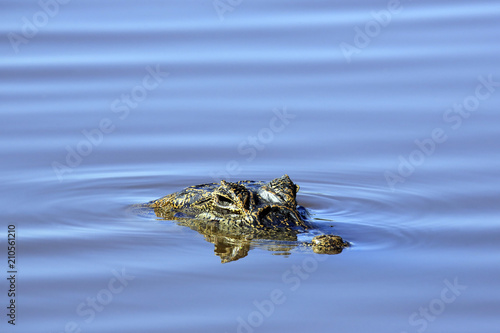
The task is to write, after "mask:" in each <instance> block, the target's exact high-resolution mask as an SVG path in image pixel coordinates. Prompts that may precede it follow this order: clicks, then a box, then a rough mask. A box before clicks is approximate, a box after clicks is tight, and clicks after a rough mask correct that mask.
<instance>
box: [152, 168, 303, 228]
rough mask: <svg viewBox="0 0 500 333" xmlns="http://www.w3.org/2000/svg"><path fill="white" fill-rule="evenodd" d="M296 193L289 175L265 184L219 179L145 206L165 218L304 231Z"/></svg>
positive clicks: (296, 188) (295, 186)
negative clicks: (217, 181) (219, 180)
mask: <svg viewBox="0 0 500 333" xmlns="http://www.w3.org/2000/svg"><path fill="white" fill-rule="evenodd" d="M298 190H299V186H298V185H296V184H294V183H293V182H292V180H291V179H290V177H288V175H284V176H282V177H280V178H276V179H274V180H272V181H270V182H268V183H265V182H254V181H239V182H235V183H233V182H228V181H224V180H222V181H221V182H220V183H210V184H202V185H195V186H191V187H188V188H186V189H184V190H182V191H179V192H176V193H172V194H170V195H167V196H165V197H163V198H160V199H157V200H153V201H151V202H149V203H147V205H148V206H149V207H152V208H154V209H155V213H156V215H158V216H161V217H163V218H166V219H176V220H177V219H195V220H210V221H215V222H217V224H218V225H223V224H230V225H231V226H232V227H239V228H242V229H248V228H257V229H275V228H286V229H297V228H299V229H305V228H306V227H307V225H306V223H305V222H304V220H303V218H302V216H301V214H300V212H299V211H298V210H297V201H296V195H297V192H298ZM242 231H243V230H242Z"/></svg>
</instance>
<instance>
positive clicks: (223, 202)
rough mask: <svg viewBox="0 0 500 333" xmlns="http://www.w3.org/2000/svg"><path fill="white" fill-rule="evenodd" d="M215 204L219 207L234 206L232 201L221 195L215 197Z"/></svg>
mask: <svg viewBox="0 0 500 333" xmlns="http://www.w3.org/2000/svg"><path fill="white" fill-rule="evenodd" d="M217 203H218V204H219V205H221V206H234V203H233V200H231V199H229V198H228V197H225V196H222V195H218V196H217Z"/></svg>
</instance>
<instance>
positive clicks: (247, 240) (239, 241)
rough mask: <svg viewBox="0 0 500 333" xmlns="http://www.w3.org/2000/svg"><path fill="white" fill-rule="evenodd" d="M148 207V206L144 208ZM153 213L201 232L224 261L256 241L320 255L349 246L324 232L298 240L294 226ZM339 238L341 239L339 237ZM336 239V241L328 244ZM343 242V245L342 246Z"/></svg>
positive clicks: (286, 251)
mask: <svg viewBox="0 0 500 333" xmlns="http://www.w3.org/2000/svg"><path fill="white" fill-rule="evenodd" d="M142 209H148V208H142ZM154 212H155V214H156V216H157V217H159V218H161V219H163V220H172V221H175V222H176V223H177V224H179V225H182V226H186V227H189V228H190V229H192V230H195V231H197V232H199V233H200V234H202V235H203V236H204V237H205V240H206V241H208V242H210V243H213V244H214V245H215V248H214V252H215V254H216V255H217V256H219V257H220V258H221V262H222V263H227V262H230V261H236V260H238V259H241V258H244V257H246V256H247V255H248V252H249V251H250V249H251V248H252V243H253V241H254V240H269V241H272V242H270V243H269V244H266V245H264V246H263V248H264V249H266V250H268V251H272V252H275V254H290V251H291V250H292V249H294V248H296V247H299V246H305V247H311V248H312V250H313V251H314V252H315V253H318V254H339V253H341V252H342V250H343V248H344V247H347V246H348V245H347V243H345V242H344V241H343V240H342V239H341V238H340V237H338V236H333V235H321V236H317V237H315V238H314V239H313V242H312V243H305V242H298V240H297V235H298V234H299V233H301V231H297V230H293V229H282V228H273V229H270V228H269V229H255V230H254V229H241V228H239V227H238V226H236V225H235V226H234V227H233V228H230V229H229V228H227V225H226V226H225V227H224V228H223V229H222V228H219V223H218V221H215V220H203V219H196V218H187V217H176V216H175V215H172V214H170V213H168V212H166V211H165V210H163V209H160V208H155V209H154ZM323 236H327V237H330V239H329V240H327V241H326V242H320V243H316V242H314V240H315V239H321V237H323ZM336 237H338V238H336ZM332 239H333V240H335V239H337V243H336V244H329V242H331V241H332ZM339 245H340V246H339Z"/></svg>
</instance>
